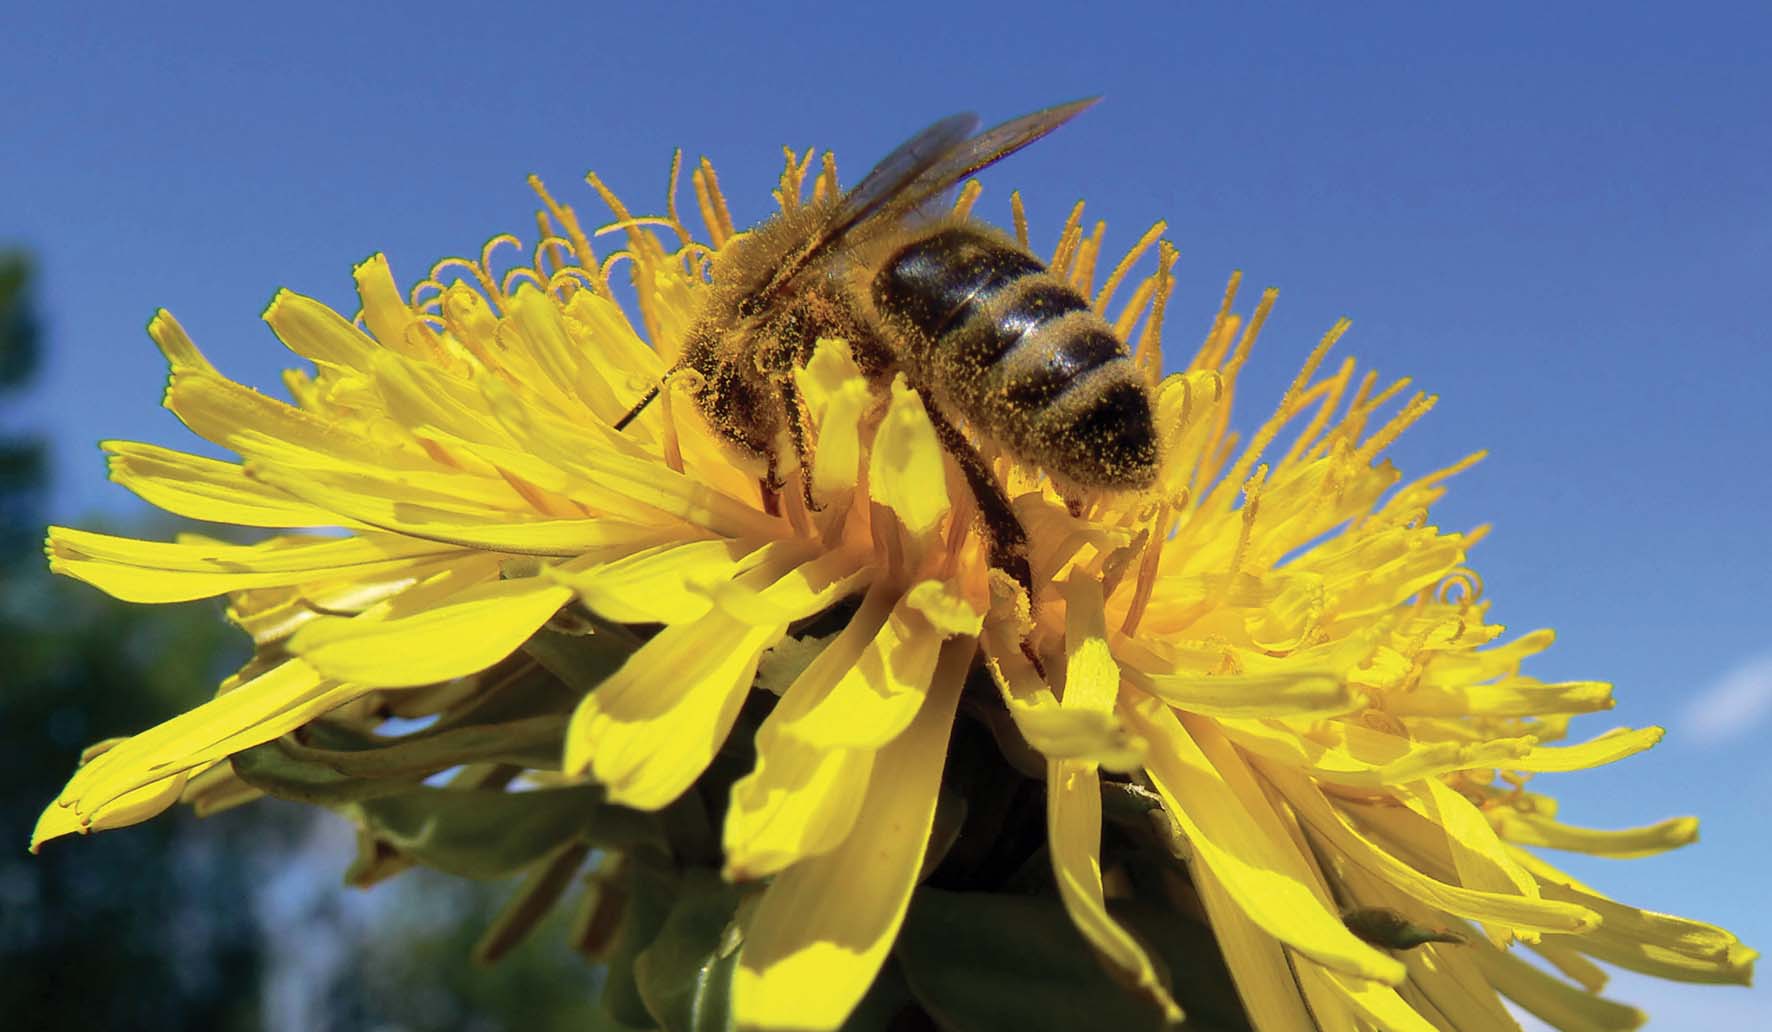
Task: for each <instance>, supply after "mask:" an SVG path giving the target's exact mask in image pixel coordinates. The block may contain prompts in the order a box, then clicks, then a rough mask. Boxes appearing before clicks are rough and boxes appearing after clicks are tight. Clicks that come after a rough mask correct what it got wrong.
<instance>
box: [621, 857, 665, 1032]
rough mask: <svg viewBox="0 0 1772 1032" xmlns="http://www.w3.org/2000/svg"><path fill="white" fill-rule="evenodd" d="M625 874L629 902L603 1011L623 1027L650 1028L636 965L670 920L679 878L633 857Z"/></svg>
mask: <svg viewBox="0 0 1772 1032" xmlns="http://www.w3.org/2000/svg"><path fill="white" fill-rule="evenodd" d="M622 873H623V874H624V875H626V878H625V883H626V884H625V891H626V898H625V899H624V900H623V903H622V915H621V928H620V929H619V930H618V931H617V932H616V933H615V942H614V944H612V945H611V946H610V948H609V953H608V956H607V958H606V959H605V961H604V968H603V970H604V978H603V1009H604V1010H606V1011H608V1012H609V1015H610V1016H611V1017H613V1018H615V1020H617V1021H619V1022H621V1023H622V1024H624V1025H632V1026H634V1027H635V1028H651V1027H653V1018H652V1013H651V1012H650V1011H648V1010H647V1009H646V1001H645V999H644V998H643V997H642V996H641V995H640V987H639V985H638V984H637V983H636V981H635V971H634V964H635V961H636V960H637V959H638V958H639V956H640V953H641V951H643V950H645V949H646V947H648V946H650V945H652V940H653V939H655V938H657V937H658V933H659V931H660V930H661V929H662V928H664V924H665V920H666V919H667V918H668V917H669V916H670V913H671V904H672V902H673V901H674V900H675V898H676V892H677V876H676V874H675V873H673V872H672V871H670V870H668V869H666V868H664V867H662V866H660V865H658V864H654V863H651V862H648V861H647V860H645V859H642V858H640V857H630V858H629V860H628V862H627V863H626V864H624V865H623V871H622Z"/></svg>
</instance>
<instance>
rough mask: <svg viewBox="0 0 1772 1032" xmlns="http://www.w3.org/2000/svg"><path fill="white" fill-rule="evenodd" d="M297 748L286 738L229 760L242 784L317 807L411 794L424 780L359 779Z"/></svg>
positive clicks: (274, 740) (236, 755)
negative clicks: (303, 754)
mask: <svg viewBox="0 0 1772 1032" xmlns="http://www.w3.org/2000/svg"><path fill="white" fill-rule="evenodd" d="M311 726H312V725H311ZM295 748H296V746H295V743H294V741H293V740H292V739H291V738H289V737H288V736H284V737H283V738H277V739H273V740H272V741H269V742H266V743H264V744H263V745H255V746H253V747H252V748H250V749H246V750H244V751H241V752H237V753H235V754H234V755H232V756H230V757H228V762H229V763H230V764H232V765H233V767H234V773H235V774H236V775H238V776H239V778H240V780H241V781H244V782H246V783H247V784H248V785H251V786H252V787H253V788H256V789H258V790H259V791H261V792H264V793H265V794H267V795H273V796H276V797H277V798H279V799H291V800H294V801H295V802H298V803H311V804H314V805H317V806H342V805H345V804H347V803H355V802H358V801H360V800H365V799H373V798H375V797H376V796H382V795H393V794H395V793H399V792H408V791H411V790H412V788H413V787H414V786H415V785H416V784H417V783H418V782H419V781H420V780H421V779H422V777H423V775H420V774H413V775H408V776H406V777H395V778H373V779H372V778H363V777H357V776H354V775H351V774H345V773H343V772H342V771H339V770H338V769H336V768H334V767H332V766H330V765H328V764H325V763H320V762H317V761H316V760H314V759H311V758H307V757H304V756H298V755H296V753H295V751H294V749H295ZM309 751H310V752H314V751H319V750H309Z"/></svg>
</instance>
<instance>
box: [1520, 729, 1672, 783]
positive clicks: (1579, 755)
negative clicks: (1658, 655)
mask: <svg viewBox="0 0 1772 1032" xmlns="http://www.w3.org/2000/svg"><path fill="white" fill-rule="evenodd" d="M1665 734H1666V732H1664V731H1663V730H1662V729H1661V728H1658V727H1645V728H1637V729H1634V730H1633V729H1631V728H1623V727H1617V728H1613V729H1612V730H1610V731H1608V732H1606V733H1605V734H1603V735H1600V736H1598V737H1597V738H1594V739H1593V740H1591V741H1587V742H1583V743H1581V744H1580V745H1557V746H1550V745H1541V746H1537V747H1535V748H1534V749H1532V751H1531V752H1528V753H1527V754H1526V755H1525V756H1522V757H1520V758H1519V759H1517V760H1511V761H1509V762H1508V763H1505V764H1497V766H1505V767H1507V768H1508V769H1509V770H1524V771H1532V772H1534V773H1537V774H1551V773H1561V772H1564V771H1572V770H1587V769H1589V768H1592V767H1599V766H1604V765H1605V764H1608V763H1616V762H1617V761H1619V760H1622V759H1624V758H1625V757H1627V756H1635V755H1636V754H1637V753H1640V752H1642V751H1643V750H1645V749H1648V748H1650V747H1652V746H1654V745H1655V744H1656V743H1658V742H1660V741H1661V739H1662V736H1663V735H1665Z"/></svg>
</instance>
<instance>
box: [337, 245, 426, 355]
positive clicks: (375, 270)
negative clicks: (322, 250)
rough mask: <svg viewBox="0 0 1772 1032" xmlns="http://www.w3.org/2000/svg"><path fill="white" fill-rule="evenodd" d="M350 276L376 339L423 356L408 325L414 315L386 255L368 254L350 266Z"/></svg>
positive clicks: (403, 350) (389, 345) (398, 349)
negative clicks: (352, 266) (395, 281)
mask: <svg viewBox="0 0 1772 1032" xmlns="http://www.w3.org/2000/svg"><path fill="white" fill-rule="evenodd" d="M351 277H352V278H353V279H355V280H356V281H357V296H358V297H359V298H360V299H362V301H363V325H365V326H367V327H369V333H370V335H371V336H373V337H374V338H375V339H376V342H377V343H379V344H381V346H382V347H384V348H388V349H390V350H393V351H398V352H400V353H402V354H404V355H406V356H407V357H408V358H417V359H421V360H422V359H425V358H427V357H428V355H427V353H426V352H425V350H424V348H423V347H422V346H420V345H419V344H418V342H417V340H416V339H415V338H416V337H417V334H414V333H412V331H411V329H410V328H411V327H412V326H414V325H415V324H416V323H417V319H416V318H415V317H414V315H413V312H412V309H411V308H409V307H407V304H406V299H405V298H404V297H402V296H401V294H400V288H399V287H397V286H396V285H395V284H394V273H393V270H392V269H390V268H389V267H388V257H387V255H384V254H372V255H370V256H369V257H368V258H367V259H365V260H364V261H363V262H362V263H361V264H359V265H357V266H356V267H355V268H353V269H352V270H351Z"/></svg>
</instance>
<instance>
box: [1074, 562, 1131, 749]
mask: <svg viewBox="0 0 1772 1032" xmlns="http://www.w3.org/2000/svg"><path fill="white" fill-rule="evenodd" d="M1064 603H1065V605H1064V614H1065V615H1064V651H1065V680H1064V699H1063V704H1064V707H1065V708H1066V709H1075V710H1091V711H1094V712H1096V713H1108V714H1111V713H1112V712H1113V710H1114V704H1115V703H1116V702H1118V701H1119V698H1120V665H1119V664H1118V663H1116V662H1114V654H1113V653H1112V652H1111V651H1109V650H1108V642H1107V614H1106V613H1105V612H1104V611H1103V608H1102V597H1101V582H1100V581H1099V580H1096V579H1095V578H1094V577H1089V576H1086V575H1083V574H1080V573H1077V572H1075V571H1073V572H1072V573H1071V575H1070V577H1069V578H1067V579H1066V580H1065V583H1064Z"/></svg>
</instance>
